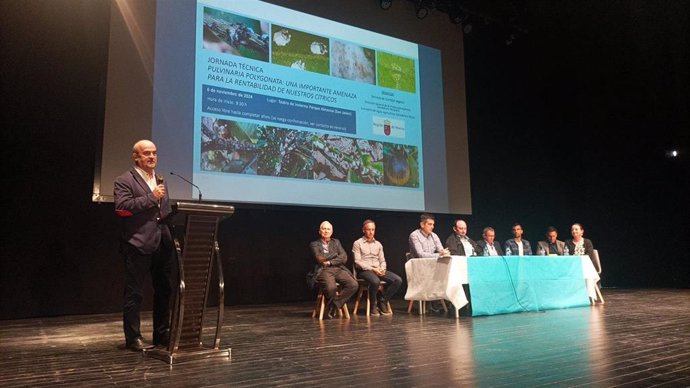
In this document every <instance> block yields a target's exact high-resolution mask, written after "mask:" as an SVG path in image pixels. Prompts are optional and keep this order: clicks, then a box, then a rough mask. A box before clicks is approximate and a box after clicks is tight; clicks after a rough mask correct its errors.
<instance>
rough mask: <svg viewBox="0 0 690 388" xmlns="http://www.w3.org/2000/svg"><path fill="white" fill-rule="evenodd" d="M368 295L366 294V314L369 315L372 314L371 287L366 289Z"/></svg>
mask: <svg viewBox="0 0 690 388" xmlns="http://www.w3.org/2000/svg"><path fill="white" fill-rule="evenodd" d="M364 292H365V293H366V295H365V296H364V297H365V298H367V313H366V314H365V315H366V316H367V317H368V316H369V315H370V314H369V313H370V312H371V301H370V300H369V289H368V288H367V289H366V291H364Z"/></svg>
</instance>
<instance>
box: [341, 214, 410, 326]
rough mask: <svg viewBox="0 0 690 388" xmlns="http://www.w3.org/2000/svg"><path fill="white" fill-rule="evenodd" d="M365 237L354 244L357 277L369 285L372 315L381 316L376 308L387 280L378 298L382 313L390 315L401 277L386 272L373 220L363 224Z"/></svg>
mask: <svg viewBox="0 0 690 388" xmlns="http://www.w3.org/2000/svg"><path fill="white" fill-rule="evenodd" d="M362 232H363V233H364V236H363V237H361V238H360V239H358V240H357V241H355V243H354V244H352V253H353V254H354V255H355V266H356V267H357V277H358V278H360V279H364V280H366V281H367V283H369V302H370V303H369V305H370V306H371V310H370V311H369V314H370V315H379V310H378V309H377V308H376V300H377V297H376V296H377V294H378V290H379V284H380V281H381V280H385V281H386V283H387V285H386V288H385V289H384V291H383V295H381V296H379V297H378V303H379V309H380V310H381V313H383V314H385V315H388V314H391V312H390V311H389V310H388V301H389V300H390V299H391V297H392V296H393V295H395V292H396V291H398V289H399V288H400V285H402V279H401V278H400V276H398V275H396V274H394V273H393V272H391V271H387V270H386V257H385V256H384V254H383V245H381V243H380V242H379V241H378V240H376V239H374V234H375V233H376V224H375V223H374V221H372V220H365V221H364V223H363V224H362Z"/></svg>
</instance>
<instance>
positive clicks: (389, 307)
mask: <svg viewBox="0 0 690 388" xmlns="http://www.w3.org/2000/svg"><path fill="white" fill-rule="evenodd" d="M388 311H390V312H391V315H393V306H391V302H388Z"/></svg>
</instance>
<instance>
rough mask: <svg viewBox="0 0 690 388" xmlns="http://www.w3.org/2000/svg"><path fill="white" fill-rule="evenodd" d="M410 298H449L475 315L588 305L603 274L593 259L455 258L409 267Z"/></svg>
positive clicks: (409, 264) (429, 260) (424, 261)
mask: <svg viewBox="0 0 690 388" xmlns="http://www.w3.org/2000/svg"><path fill="white" fill-rule="evenodd" d="M405 272H406V274H407V293H406V294H405V299H407V300H422V301H431V300H439V299H445V300H449V301H451V302H452V303H453V305H454V307H455V308H456V309H457V310H459V309H461V308H462V307H464V306H465V305H466V304H467V303H468V299H467V295H465V292H464V290H463V288H462V285H463V284H469V287H470V291H471V292H470V293H471V296H470V297H471V302H472V315H473V316H476V315H493V314H502V313H510V312H519V311H535V310H545V309H555V308H566V307H576V306H585V305H588V304H589V299H590V298H591V299H592V300H596V299H597V294H596V289H595V286H596V283H597V281H599V274H598V273H597V272H596V270H595V269H594V265H592V261H591V260H590V258H589V256H489V257H483V256H480V257H477V256H472V257H465V256H451V257H442V258H438V259H433V258H418V259H410V260H408V261H407V263H405Z"/></svg>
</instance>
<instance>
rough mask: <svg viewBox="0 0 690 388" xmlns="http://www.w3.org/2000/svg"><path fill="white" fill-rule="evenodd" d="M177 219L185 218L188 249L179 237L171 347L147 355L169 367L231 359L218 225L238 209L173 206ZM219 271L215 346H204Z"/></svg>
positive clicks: (185, 238) (210, 205)
mask: <svg viewBox="0 0 690 388" xmlns="http://www.w3.org/2000/svg"><path fill="white" fill-rule="evenodd" d="M173 210H174V212H173V214H175V218H178V217H184V218H186V220H185V222H184V248H182V247H181V244H180V241H179V239H178V238H177V236H175V237H174V238H175V248H176V252H177V263H178V264H177V266H178V271H179V286H178V289H177V295H176V297H175V305H174V306H173V313H172V319H171V322H170V343H169V344H168V347H167V348H154V349H150V350H148V351H146V352H145V354H146V355H147V356H151V357H154V358H157V359H161V360H164V361H166V362H168V364H171V365H172V364H173V363H174V362H176V361H186V360H192V359H199V358H209V357H230V348H229V347H227V348H222V349H221V347H220V330H221V327H222V325H223V304H224V302H225V301H224V287H225V284H224V281H223V267H222V264H221V260H220V251H219V249H218V238H217V236H218V223H219V222H220V221H221V220H222V219H223V218H225V217H229V216H231V215H232V214H233V213H234V212H235V208H234V207H232V206H226V205H213V204H205V203H193V202H177V203H175V204H174V205H173ZM214 261H215V265H216V268H217V271H218V319H217V321H216V332H215V338H214V340H213V344H212V345H207V344H204V343H203V342H202V340H201V336H202V334H203V324H204V315H205V313H206V301H207V299H208V293H209V289H210V285H211V272H212V270H213V265H214Z"/></svg>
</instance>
